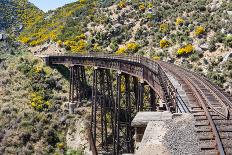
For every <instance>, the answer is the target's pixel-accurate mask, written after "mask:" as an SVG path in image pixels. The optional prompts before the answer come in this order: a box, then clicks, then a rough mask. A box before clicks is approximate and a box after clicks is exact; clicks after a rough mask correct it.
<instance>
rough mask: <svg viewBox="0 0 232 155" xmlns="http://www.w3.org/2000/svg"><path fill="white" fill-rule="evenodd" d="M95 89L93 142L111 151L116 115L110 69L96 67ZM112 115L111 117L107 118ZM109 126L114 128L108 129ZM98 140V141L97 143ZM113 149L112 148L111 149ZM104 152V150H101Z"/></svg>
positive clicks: (102, 148) (94, 74)
mask: <svg viewBox="0 0 232 155" xmlns="http://www.w3.org/2000/svg"><path fill="white" fill-rule="evenodd" d="M92 88H93V90H92V101H93V103H92V115H91V116H92V117H91V131H92V137H93V138H92V139H93V143H94V145H95V146H96V145H97V146H96V147H97V148H100V150H104V153H109V152H110V150H109V148H110V145H111V146H112V143H110V142H112V140H113V139H114V137H113V139H112V140H111V141H110V140H109V139H110V138H111V136H114V135H115V134H114V133H115V128H114V126H115V122H114V120H115V117H114V110H115V109H114V105H115V104H114V103H115V102H114V98H113V90H112V76H111V75H110V71H107V70H105V69H102V68H95V69H94V73H93V87H92ZM107 116H110V119H109V120H108V119H107ZM109 126H110V127H111V128H112V130H108V128H109ZM97 142H98V143H97ZM111 151H112V150H111ZM100 153H103V152H100Z"/></svg>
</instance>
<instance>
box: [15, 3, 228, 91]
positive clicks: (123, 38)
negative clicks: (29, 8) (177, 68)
mask: <svg viewBox="0 0 232 155" xmlns="http://www.w3.org/2000/svg"><path fill="white" fill-rule="evenodd" d="M35 25H36V26H33V27H28V28H26V29H24V31H23V32H22V33H21V35H20V37H19V40H20V41H21V42H23V43H25V44H27V45H29V46H37V45H41V44H44V43H45V42H47V43H49V42H53V43H57V45H58V46H60V47H63V48H65V49H66V50H67V52H73V53H91V52H104V53H114V54H140V55H144V56H148V57H151V58H154V59H163V60H166V61H168V60H171V61H172V62H175V63H177V64H179V65H183V66H185V67H188V68H190V69H193V70H195V71H198V72H200V73H202V74H204V75H206V76H208V77H210V78H211V79H212V80H213V81H214V82H216V83H217V84H219V85H220V86H224V88H228V89H227V91H229V92H232V90H231V89H230V88H231V85H232V84H231V81H230V76H227V75H225V74H224V72H225V73H228V72H227V70H224V71H222V69H221V68H222V67H223V66H224V65H225V62H227V60H228V59H229V58H230V53H231V52H232V50H231V49H232V3H231V2H230V0H200V1H199V0H191V1H186V0H180V1H168V0H165V1H161V0H157V1H139V0H130V1H129V0H128V1H127V0H121V1H116V0H107V1H102V0H101V1H100V0H94V1H93V0H81V1H78V2H75V3H71V4H68V5H66V6H64V7H61V8H58V9H57V10H55V11H50V12H48V13H46V14H45V15H44V17H43V20H40V21H38V22H37V23H36V24H35ZM223 59H224V61H222V60H223ZM215 63H216V64H215ZM229 72H230V71H229Z"/></svg>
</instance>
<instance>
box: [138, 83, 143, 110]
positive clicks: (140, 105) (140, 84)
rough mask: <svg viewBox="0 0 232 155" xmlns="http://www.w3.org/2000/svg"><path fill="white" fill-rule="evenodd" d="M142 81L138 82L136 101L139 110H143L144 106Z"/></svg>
mask: <svg viewBox="0 0 232 155" xmlns="http://www.w3.org/2000/svg"><path fill="white" fill-rule="evenodd" d="M143 97H144V81H140V82H139V94H138V103H139V111H143V107H144V100H143Z"/></svg>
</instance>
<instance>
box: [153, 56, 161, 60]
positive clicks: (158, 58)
mask: <svg viewBox="0 0 232 155" xmlns="http://www.w3.org/2000/svg"><path fill="white" fill-rule="evenodd" d="M152 59H153V60H160V57H159V56H153V57H152Z"/></svg>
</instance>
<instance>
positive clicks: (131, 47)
mask: <svg viewBox="0 0 232 155" xmlns="http://www.w3.org/2000/svg"><path fill="white" fill-rule="evenodd" d="M126 47H127V50H128V51H130V52H134V51H137V50H138V48H139V45H138V44H136V43H134V42H131V43H128V44H127V45H126Z"/></svg>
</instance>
